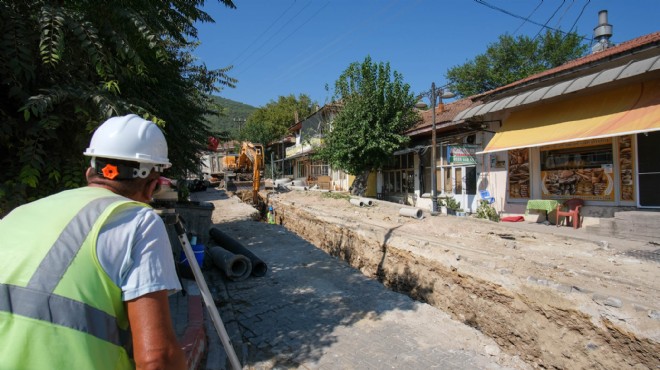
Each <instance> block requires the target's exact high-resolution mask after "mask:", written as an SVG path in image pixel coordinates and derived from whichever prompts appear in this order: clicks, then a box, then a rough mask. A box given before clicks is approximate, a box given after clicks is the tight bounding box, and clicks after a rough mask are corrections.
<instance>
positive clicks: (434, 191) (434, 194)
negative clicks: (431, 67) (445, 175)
mask: <svg viewBox="0 0 660 370" xmlns="http://www.w3.org/2000/svg"><path fill="white" fill-rule="evenodd" d="M435 99H436V96H435V82H432V83H431V109H432V110H433V112H432V113H431V116H432V117H433V118H432V126H431V146H432V148H431V203H432V204H431V214H432V215H434V216H435V215H437V214H438V179H437V176H436V170H437V162H436V150H437V148H436V139H435Z"/></svg>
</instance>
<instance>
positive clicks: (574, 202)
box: [556, 198, 584, 229]
mask: <svg viewBox="0 0 660 370" xmlns="http://www.w3.org/2000/svg"><path fill="white" fill-rule="evenodd" d="M583 205H584V200H582V199H578V198H573V199H569V200H567V201H565V202H564V203H563V204H558V205H557V222H556V225H557V227H559V217H566V225H569V220H568V219H569V218H570V219H571V222H572V223H573V228H574V229H577V228H578V227H580V208H581V207H582V206H583ZM564 209H567V210H566V211H564Z"/></svg>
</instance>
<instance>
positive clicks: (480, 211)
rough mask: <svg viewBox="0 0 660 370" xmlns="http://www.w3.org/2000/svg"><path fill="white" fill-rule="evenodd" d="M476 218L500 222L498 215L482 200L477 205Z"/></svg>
mask: <svg viewBox="0 0 660 370" xmlns="http://www.w3.org/2000/svg"><path fill="white" fill-rule="evenodd" d="M477 218H485V219H488V220H491V221H494V222H498V221H499V220H500V215H499V213H497V210H495V208H493V207H492V206H491V205H490V203H489V202H488V201H487V200H482V201H481V202H480V203H479V208H477Z"/></svg>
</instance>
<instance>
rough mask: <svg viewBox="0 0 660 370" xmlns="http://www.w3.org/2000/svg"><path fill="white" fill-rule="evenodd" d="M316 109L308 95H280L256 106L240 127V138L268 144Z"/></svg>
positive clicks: (280, 137) (286, 132) (281, 136)
mask: <svg viewBox="0 0 660 370" xmlns="http://www.w3.org/2000/svg"><path fill="white" fill-rule="evenodd" d="M315 109H316V103H315V102H313V101H312V100H311V99H310V97H309V96H307V95H305V94H300V95H298V97H297V98H296V96H295V95H293V94H291V95H289V96H280V97H279V98H278V99H277V101H274V100H271V101H270V102H268V104H266V105H265V106H263V107H261V108H257V110H255V111H254V112H253V113H252V114H251V115H250V117H248V119H247V122H246V123H245V126H243V128H242V129H241V132H240V134H239V137H240V139H241V140H246V141H251V142H253V143H260V144H264V145H266V144H268V143H270V142H272V141H274V140H280V139H282V138H283V137H284V136H286V135H287V134H288V133H289V128H290V127H291V126H293V125H294V124H296V123H297V120H298V121H299V120H302V119H304V118H305V117H307V116H309V115H310V114H312V113H313V112H314V110H315Z"/></svg>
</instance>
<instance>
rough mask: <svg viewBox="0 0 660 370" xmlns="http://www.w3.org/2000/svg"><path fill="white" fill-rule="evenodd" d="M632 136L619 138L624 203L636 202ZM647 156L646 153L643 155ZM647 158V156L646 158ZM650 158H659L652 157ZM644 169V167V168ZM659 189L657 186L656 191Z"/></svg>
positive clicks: (620, 173)
mask: <svg viewBox="0 0 660 370" xmlns="http://www.w3.org/2000/svg"><path fill="white" fill-rule="evenodd" d="M632 138H633V137H632V135H626V136H621V137H620V138H619V140H618V141H619V176H620V179H619V181H620V184H619V187H620V189H621V193H620V194H621V195H620V199H621V200H622V201H634V200H635V162H634V159H635V157H634V156H633V150H634V148H633V139H632ZM643 154H645V153H643ZM644 157H646V156H644ZM648 158H657V156H651V157H648ZM642 167H643V166H642ZM657 188H658V187H657V186H655V189H657Z"/></svg>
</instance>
